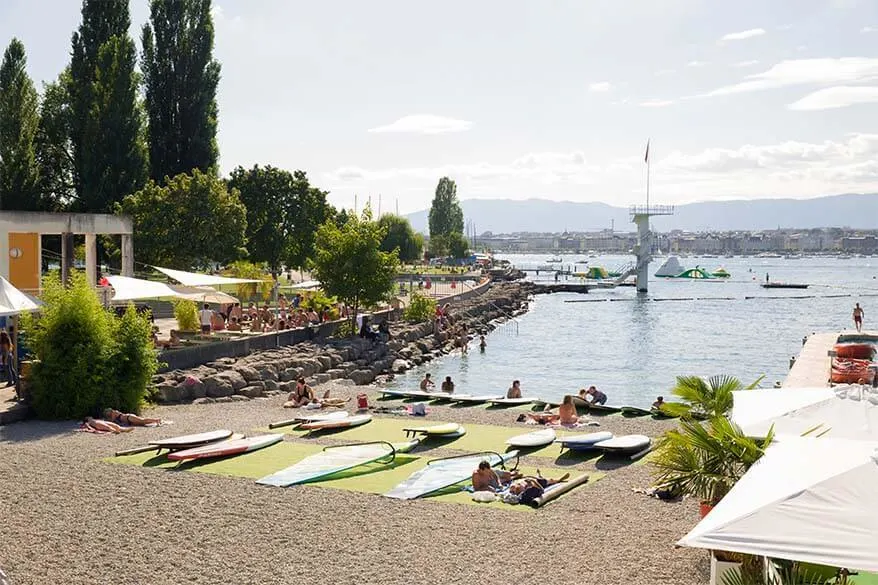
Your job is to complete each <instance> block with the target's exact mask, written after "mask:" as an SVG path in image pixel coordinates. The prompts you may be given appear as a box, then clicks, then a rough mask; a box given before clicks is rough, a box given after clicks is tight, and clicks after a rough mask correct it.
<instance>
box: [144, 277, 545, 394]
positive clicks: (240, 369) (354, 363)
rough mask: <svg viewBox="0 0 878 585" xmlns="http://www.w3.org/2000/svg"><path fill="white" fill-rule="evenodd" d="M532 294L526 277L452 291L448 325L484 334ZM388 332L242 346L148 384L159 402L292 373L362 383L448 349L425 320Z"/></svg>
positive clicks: (268, 382) (273, 386)
mask: <svg viewBox="0 0 878 585" xmlns="http://www.w3.org/2000/svg"><path fill="white" fill-rule="evenodd" d="M532 293H533V285H532V284H530V283H526V282H521V283H502V284H494V285H493V286H491V285H490V284H485V285H484V286H482V287H480V288H479V289H478V290H472V291H467V292H466V293H463V294H461V295H457V297H456V298H455V299H454V302H453V303H452V307H453V308H452V310H451V316H452V319H453V320H454V323H455V324H459V323H466V324H467V327H468V329H469V331H470V333H471V334H472V335H479V334H484V333H487V332H488V331H490V330H491V329H493V328H494V327H495V326H496V325H497V324H498V323H499V322H501V321H502V320H505V319H507V318H509V317H510V316H512V315H516V314H519V313H521V312H523V311H525V310H526V307H527V300H528V296H529V295H530V294H532ZM390 316H391V315H389V314H388V315H384V318H388V317H390ZM283 333H285V332H281V333H279V334H277V335H282V334H283ZM391 333H392V339H391V341H389V342H388V343H377V342H376V343H372V342H370V341H367V340H364V339H360V338H353V339H331V338H330V339H322V340H316V339H315V340H310V341H303V342H300V343H295V344H292V345H284V346H276V347H271V348H267V349H262V350H257V351H253V352H251V353H249V354H246V355H245V354H244V353H243V351H244V348H243V347H242V348H241V351H242V354H241V355H240V356H224V357H221V358H219V359H216V360H213V361H210V362H209V363H205V364H204V365H201V366H198V367H194V368H189V369H175V370H172V371H169V372H165V373H162V374H159V375H157V376H156V377H155V378H154V380H153V381H154V383H155V385H156V389H157V390H158V394H159V398H160V400H161V401H162V402H186V401H196V402H216V401H219V402H230V401H234V400H249V399H251V398H256V397H260V396H270V395H275V394H280V393H285V392H289V391H291V389H292V388H293V387H294V386H295V380H296V379H297V378H299V377H305V378H306V379H307V380H308V383H309V384H311V385H317V384H321V383H324V382H327V381H329V380H335V379H346V380H350V383H352V384H357V385H362V384H369V383H371V382H372V381H374V380H375V378H376V377H377V376H379V375H382V374H389V373H399V372H403V371H405V370H407V369H409V368H411V367H414V366H416V365H419V364H422V363H424V362H426V361H429V360H431V359H433V358H435V357H438V356H440V355H443V354H445V353H448V352H450V351H451V350H452V349H454V344H453V342H452V341H451V340H449V339H448V336H447V334H446V333H445V332H440V333H438V334H436V333H434V331H433V324H432V323H429V322H428V323H418V324H408V323H401V322H395V323H394V324H393V326H392V327H391ZM272 335H274V334H272ZM263 337H265V336H259V337H258V338H256V339H261V338H263ZM241 341H245V340H241ZM235 343H237V341H236V342H235Z"/></svg>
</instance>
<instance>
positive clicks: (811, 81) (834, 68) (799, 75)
mask: <svg viewBox="0 0 878 585" xmlns="http://www.w3.org/2000/svg"><path fill="white" fill-rule="evenodd" d="M873 79H878V59H872V58H868V57H843V58H840V59H828V58H827V59H794V60H788V61H781V62H780V63H777V64H776V65H774V66H773V67H771V69H769V70H768V71H764V72H762V73H756V74H753V75H748V76H747V77H746V78H744V81H741V82H740V83H736V84H734V85H727V86H724V87H720V88H718V89H715V90H713V91H710V92H708V93H706V94H702V95H700V96H696V97H713V96H719V95H731V94H736V93H746V92H751V91H761V90H765V89H776V88H780V87H789V86H794V85H831V84H837V83H855V82H862V81H869V80H873Z"/></svg>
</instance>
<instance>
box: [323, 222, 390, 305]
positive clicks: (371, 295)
mask: <svg viewBox="0 0 878 585" xmlns="http://www.w3.org/2000/svg"><path fill="white" fill-rule="evenodd" d="M383 239H384V230H383V229H382V228H381V227H380V226H379V225H378V223H377V222H375V221H373V220H372V212H371V210H370V209H369V208H368V207H367V208H366V209H365V210H364V211H363V214H362V216H360V217H358V216H357V215H355V214H349V216H348V220H347V222H345V224H344V225H341V226H339V225H337V224H336V223H335V221H332V220H328V221H326V222H325V223H324V224H323V225H321V226H320V228H319V229H318V230H317V238H316V241H315V255H314V263H313V270H312V272H313V273H314V276H315V278H317V279H318V280H319V281H320V282H321V283H322V285H323V289H324V290H325V291H326V293H327V294H328V295H330V296H335V297H338V298H339V299H340V300H342V301H343V302H344V303H345V304H346V305H348V306H350V307H352V308H353V310H354V315H356V312H357V311H358V310H359V308H360V307H361V306H364V305H374V304H376V303H378V302H379V301H383V300H386V299H387V298H388V297H389V296H390V294H391V292H392V291H393V288H394V279H395V277H396V272H397V268H398V267H399V257H398V254H397V252H396V250H394V251H392V252H382V251H381V241H382V240H383Z"/></svg>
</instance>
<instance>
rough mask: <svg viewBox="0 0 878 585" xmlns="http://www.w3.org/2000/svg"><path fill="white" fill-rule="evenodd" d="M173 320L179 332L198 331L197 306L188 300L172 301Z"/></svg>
mask: <svg viewBox="0 0 878 585" xmlns="http://www.w3.org/2000/svg"><path fill="white" fill-rule="evenodd" d="M172 302H173V305H174V318H175V319H176V320H177V327H179V328H180V331H198V330H199V324H200V322H199V320H198V305H196V304H195V301H190V300H189V299H174V300H173V301H172Z"/></svg>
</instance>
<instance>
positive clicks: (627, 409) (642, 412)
mask: <svg viewBox="0 0 878 585" xmlns="http://www.w3.org/2000/svg"><path fill="white" fill-rule="evenodd" d="M622 414H623V415H625V416H649V415H650V414H652V411H649V410H646V409H643V408H637V407H636V406H623V407H622Z"/></svg>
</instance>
